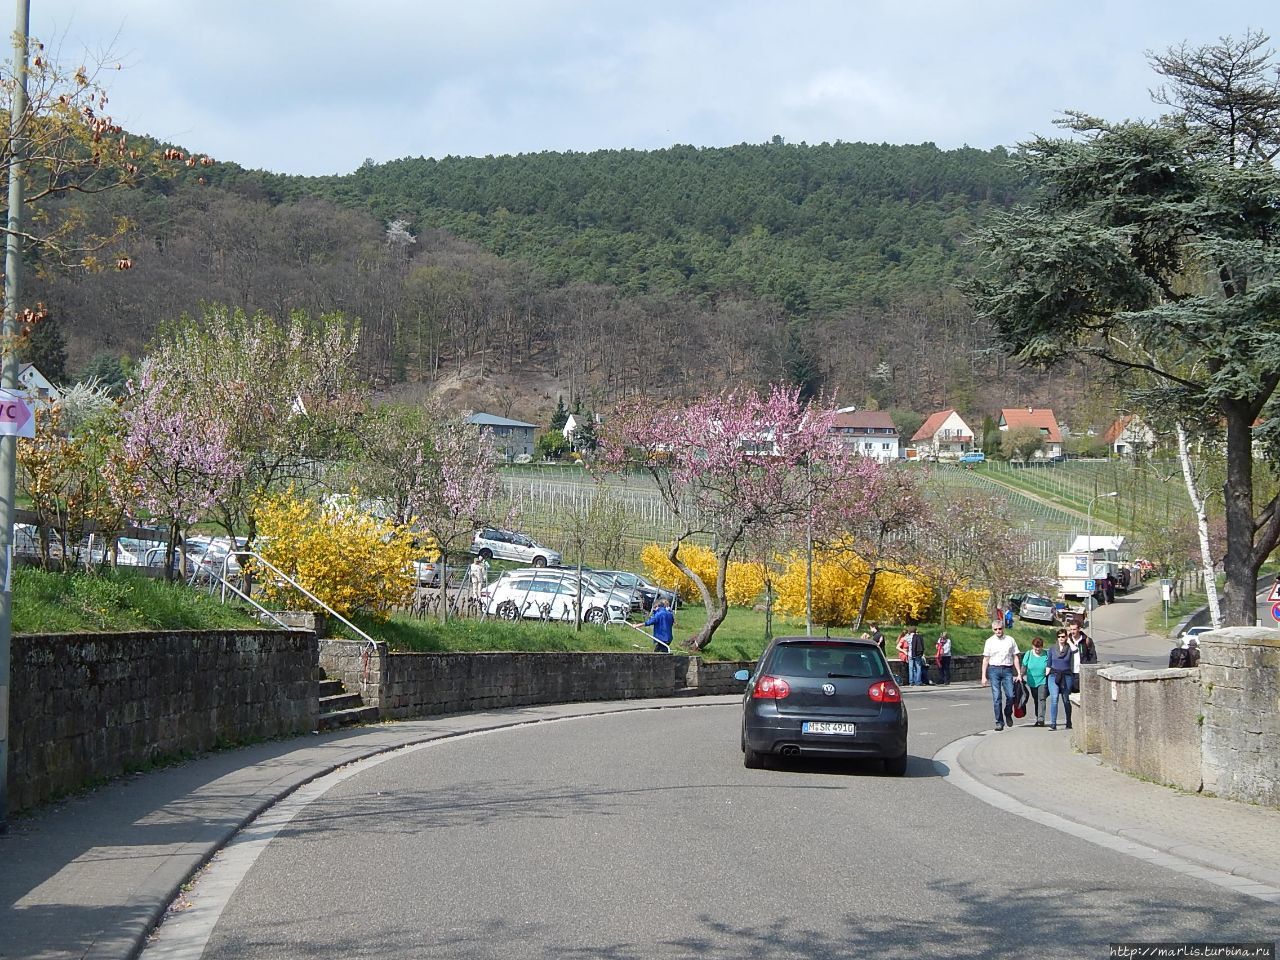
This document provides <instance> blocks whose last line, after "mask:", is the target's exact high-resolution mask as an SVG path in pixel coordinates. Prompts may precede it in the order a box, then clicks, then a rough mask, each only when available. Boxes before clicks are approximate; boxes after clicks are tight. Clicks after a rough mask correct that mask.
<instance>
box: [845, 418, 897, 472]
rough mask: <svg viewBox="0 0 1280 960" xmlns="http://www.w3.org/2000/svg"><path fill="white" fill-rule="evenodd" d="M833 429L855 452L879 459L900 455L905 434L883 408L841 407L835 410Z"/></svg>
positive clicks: (895, 457)
mask: <svg viewBox="0 0 1280 960" xmlns="http://www.w3.org/2000/svg"><path fill="white" fill-rule="evenodd" d="M831 432H832V433H834V434H836V435H837V436H838V437H839V438H840V441H841V442H842V443H843V444H844V445H845V446H846V447H847V448H848V449H849V451H850V452H852V453H857V454H860V455H861V456H864V457H873V458H874V459H876V460H897V459H898V447H899V444H900V442H901V439H902V437H901V435H900V434H899V433H898V428H897V427H895V426H894V425H893V420H892V419H891V418H890V417H889V414H887V413H885V412H884V411H883V410H851V409H847V408H846V409H844V410H841V411H839V412H838V413H837V414H836V418H835V422H834V423H833V424H832V426H831Z"/></svg>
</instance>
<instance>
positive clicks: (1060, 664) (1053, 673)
mask: <svg viewBox="0 0 1280 960" xmlns="http://www.w3.org/2000/svg"><path fill="white" fill-rule="evenodd" d="M1075 656H1076V654H1075V650H1074V649H1072V647H1071V644H1070V643H1069V642H1068V641H1067V631H1066V630H1059V631H1058V636H1057V642H1056V643H1055V644H1054V645H1053V646H1052V647H1050V648H1049V673H1048V678H1047V679H1048V686H1049V729H1050V730H1057V729H1058V702H1059V701H1061V702H1062V704H1063V706H1064V707H1065V709H1066V716H1067V729H1068V730H1070V729H1071V666H1072V663H1073V662H1074V661H1075Z"/></svg>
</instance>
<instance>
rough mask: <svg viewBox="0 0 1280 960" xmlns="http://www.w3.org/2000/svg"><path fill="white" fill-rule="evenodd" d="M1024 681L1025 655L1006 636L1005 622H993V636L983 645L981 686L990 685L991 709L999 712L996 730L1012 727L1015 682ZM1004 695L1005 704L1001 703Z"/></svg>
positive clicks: (1010, 638) (997, 713) (1015, 643)
mask: <svg viewBox="0 0 1280 960" xmlns="http://www.w3.org/2000/svg"><path fill="white" fill-rule="evenodd" d="M1015 674H1016V675H1017V677H1018V679H1019V680H1021V679H1022V655H1021V654H1020V653H1019V652H1018V644H1017V642H1015V641H1014V639H1013V637H1010V636H1008V635H1007V634H1006V633H1005V629H1004V622H1003V621H1001V620H995V621H992V624H991V636H989V637H987V642H986V643H985V644H983V645H982V686H984V687H985V686H987V684H988V683H990V685H991V706H992V708H993V709H994V710H995V712H996V729H997V730H1003V729H1004V728H1005V726H1006V725H1007V726H1010V727H1011V726H1013V678H1014V675H1015ZM1002 695H1003V698H1004V702H1003V703H1001V696H1002Z"/></svg>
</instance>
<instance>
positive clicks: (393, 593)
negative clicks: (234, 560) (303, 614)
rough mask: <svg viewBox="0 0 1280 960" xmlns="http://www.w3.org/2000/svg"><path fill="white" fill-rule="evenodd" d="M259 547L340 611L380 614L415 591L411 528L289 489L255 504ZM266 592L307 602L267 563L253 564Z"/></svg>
mask: <svg viewBox="0 0 1280 960" xmlns="http://www.w3.org/2000/svg"><path fill="white" fill-rule="evenodd" d="M258 534H259V537H260V540H259V541H258V544H257V547H258V551H259V552H260V553H261V554H262V556H263V557H264V558H265V559H267V560H268V561H270V562H271V563H272V564H274V565H275V566H276V567H278V568H279V569H281V570H283V571H284V572H285V573H286V574H288V575H289V576H290V577H292V578H293V579H294V580H296V581H297V582H298V583H300V584H301V585H302V586H303V587H305V588H306V589H307V590H309V591H310V592H311V593H313V594H315V595H316V596H317V597H318V598H320V599H321V600H323V601H324V602H325V603H327V604H328V605H329V606H330V607H332V608H333V609H334V610H336V611H337V612H338V613H340V614H342V615H343V616H347V615H349V614H350V613H352V612H353V611H360V612H362V613H367V614H370V615H372V616H375V617H379V618H385V617H386V616H387V615H388V614H389V613H390V611H391V608H392V607H395V606H403V605H404V604H406V603H407V602H408V601H409V599H410V597H412V595H413V590H414V579H413V576H412V570H413V566H412V564H413V560H414V557H415V555H416V553H417V551H416V548H415V547H414V540H413V534H412V533H411V532H410V531H409V530H407V529H405V528H402V527H398V526H396V525H395V524H392V523H388V522H386V521H384V520H378V519H375V518H374V517H370V516H368V515H367V514H362V513H359V512H358V511H357V510H355V509H354V508H352V507H350V506H328V507H323V506H321V505H319V504H317V503H314V502H312V501H308V500H303V499H301V498H299V497H298V496H296V495H295V494H294V492H293V491H292V490H290V491H288V492H287V493H282V494H278V495H275V496H272V497H268V498H266V499H265V500H264V501H263V502H262V503H261V504H260V506H259V510H258ZM254 576H255V577H256V578H258V580H259V582H260V583H261V584H262V591H263V594H264V596H265V597H266V598H267V599H268V600H270V601H273V602H276V603H279V604H281V605H282V606H283V607H285V608H286V609H294V610H298V609H308V608H309V606H310V601H309V600H308V599H307V597H305V596H303V595H302V594H301V593H299V592H298V591H297V590H295V589H293V587H292V586H290V585H289V584H287V583H283V582H278V581H277V578H276V577H275V576H274V575H272V573H271V571H270V570H269V569H264V570H257V571H254Z"/></svg>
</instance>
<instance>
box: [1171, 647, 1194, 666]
mask: <svg viewBox="0 0 1280 960" xmlns="http://www.w3.org/2000/svg"><path fill="white" fill-rule="evenodd" d="M1188 659H1189V657H1188V656H1187V651H1186V650H1184V649H1183V648H1182V647H1174V648H1173V649H1172V650H1170V651H1169V666H1170V667H1187V666H1190V664H1189V663H1188V662H1187V661H1188Z"/></svg>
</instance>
